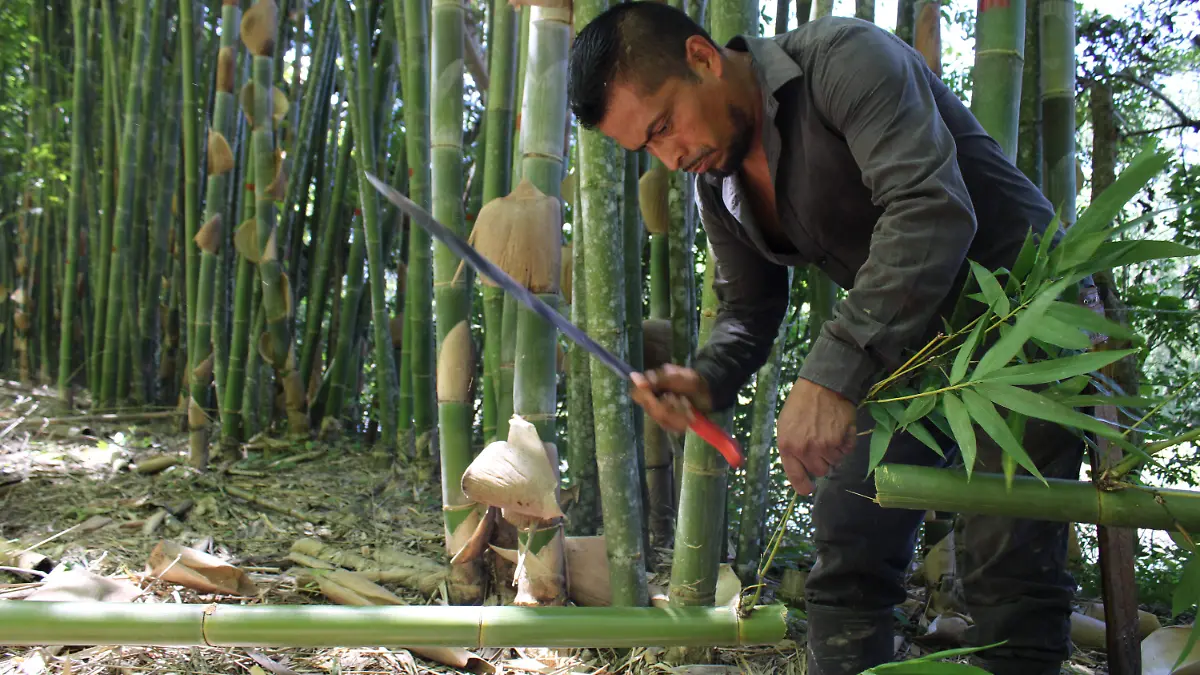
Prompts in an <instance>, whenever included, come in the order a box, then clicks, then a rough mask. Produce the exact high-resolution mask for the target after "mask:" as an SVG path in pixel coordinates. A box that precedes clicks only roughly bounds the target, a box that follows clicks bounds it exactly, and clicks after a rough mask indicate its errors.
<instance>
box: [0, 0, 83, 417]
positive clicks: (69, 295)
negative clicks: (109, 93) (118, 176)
mask: <svg viewBox="0 0 1200 675" xmlns="http://www.w3.org/2000/svg"><path fill="white" fill-rule="evenodd" d="M71 19H72V23H73V30H74V34H75V52H74V62H75V63H74V67H75V76H74V81H73V82H72V108H71V109H72V111H73V112H72V114H71V193H70V197H69V199H68V202H67V242H66V249H67V264H66V272H65V274H64V275H63V294H62V309H61V312H62V316H61V318H60V321H61V328H60V330H59V346H58V390H59V393H60V394H61V395H64V396H65V395H66V394H67V392H68V391H69V389H70V385H71V379H72V377H71V376H72V373H73V372H74V371H73V368H74V367H73V366H72V364H71V354H72V352H73V351H74V350H73V348H74V346H75V341H74V339H73V337H72V336H74V334H75V333H74V330H73V326H74V322H75V288H76V281H75V276H76V275H77V274H78V270H79V246H78V245H77V242H78V241H79V233H80V230H81V226H82V222H83V197H84V193H83V175H84V173H83V153H84V147H83V143H84V134H85V120H86V118H85V116H84V115H83V110H84V105H85V103H84V96H85V85H86V84H87V75H86V72H87V56H88V55H87V48H86V39H87V2H86V1H85V0H71ZM5 255H7V252H6V253H5ZM85 353H86V349H85Z"/></svg>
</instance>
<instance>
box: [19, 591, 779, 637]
mask: <svg viewBox="0 0 1200 675" xmlns="http://www.w3.org/2000/svg"><path fill="white" fill-rule="evenodd" d="M786 635H787V608H786V607H785V606H783V605H768V606H761V607H757V608H755V609H754V610H753V611H752V612H750V613H749V614H748V615H747V616H745V617H742V616H740V615H739V613H738V611H737V610H736V609H731V608H728V607H678V608H673V609H658V608H653V607H497V606H489V607H483V606H454V605H428V606H370V607H367V606H360V607H352V606H337V605H254V606H245V605H217V604H206V605H202V604H184V605H180V604H133V603H123V602H122V603H117V602H24V601H11V602H4V603H0V645H6V646H7V645H55V644H68V645H90V644H105V645H143V646H164V647H166V646H198V645H210V646H227V647H251V646H253V647H335V646H337V647H368V646H371V647H378V646H398V647H466V648H468V649H482V648H485V647H535V646H536V647H546V648H568V647H593V648H628V647H635V646H675V645H687V646H699V645H712V646H719V645H720V646H748V645H769V644H776V643H778V642H780V641H781V640H783V639H784V638H785V637H786Z"/></svg>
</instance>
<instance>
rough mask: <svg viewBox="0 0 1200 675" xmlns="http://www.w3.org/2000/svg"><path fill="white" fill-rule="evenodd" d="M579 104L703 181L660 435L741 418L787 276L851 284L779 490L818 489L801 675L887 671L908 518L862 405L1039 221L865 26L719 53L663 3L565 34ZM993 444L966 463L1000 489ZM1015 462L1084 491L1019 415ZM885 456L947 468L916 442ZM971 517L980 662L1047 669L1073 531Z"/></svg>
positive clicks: (987, 147)
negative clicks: (685, 357)
mask: <svg viewBox="0 0 1200 675" xmlns="http://www.w3.org/2000/svg"><path fill="white" fill-rule="evenodd" d="M569 98H570V103H571V107H572V110H573V111H574V113H575V115H576V117H577V118H578V120H579V122H580V124H582V125H584V126H585V127H589V128H595V129H598V130H599V131H601V132H602V133H604V134H605V135H607V136H609V137H611V138H613V139H614V140H616V141H617V142H618V143H619V144H620V145H622V146H623V147H625V148H626V149H628V150H639V149H643V148H645V149H648V150H649V151H650V152H651V153H652V154H653V155H654V156H656V157H658V158H659V159H660V160H661V161H662V162H663V163H664V164H665V165H666V167H667V168H668V169H671V170H676V169H683V170H685V171H689V172H692V173H695V174H696V175H697V177H696V180H695V188H696V201H697V204H698V207H699V211H700V217H701V222H702V224H703V227H704V229H705V232H706V234H707V236H708V240H709V241H710V242H711V245H712V250H713V252H714V254H715V257H716V264H717V275H716V277H717V282H716V290H717V294H718V297H719V298H720V301H721V303H720V310H719V313H718V315H717V319H716V323H715V327H714V329H713V333H712V337H711V339H710V340H709V342H708V343H707V344H706V345H704V347H703V349H702V350H701V351H700V352H699V354H698V355H697V356H696V358H695V363H694V367H693V368H685V367H682V366H665V367H663V368H661V369H658V370H656V371H653V372H647V373H644V374H641V375H639V376H637V377H636V378H635V385H636V386H635V388H634V393H633V395H634V398H635V399H636V400H637V402H638V403H639V404H640V405H641V406H642V407H643V408H644V409H645V410H646V411H647V413H648V414H650V415H651V416H652V417H653V418H654V419H655V420H656V421H657V422H658V423H659V424H661V425H662V426H664V427H666V428H668V429H670V430H673V431H677V432H678V431H682V430H683V429H684V428H686V421H687V417H686V413H685V412H681V411H682V410H685V408H684V407H683V406H681V399H688V400H690V401H691V402H692V403H694V404H695V405H696V406H697V407H699V408H701V409H704V410H721V409H725V408H728V407H729V406H731V405H732V404H733V402H734V400H735V395H736V392H737V390H738V389H739V388H740V387H741V386H742V385H743V384H744V383H745V382H746V381H747V380H748V379H749V377H750V375H751V374H752V373H753V372H755V371H756V370H757V369H758V368H759V367H760V366H761V365H762V364H763V363H764V361H765V359H766V356H767V354H768V351H769V349H770V347H771V344H772V342H773V340H774V338H775V335H776V331H777V328H778V326H779V324H780V321H781V319H782V317H783V315H784V312H785V310H786V307H787V300H788V284H787V267H788V266H796V265H801V264H807V263H815V264H816V266H817V267H819V268H821V269H823V270H824V271H825V272H826V273H827V274H828V275H829V276H830V277H831V278H832V279H833V281H834V282H835V283H837V284H838V285H839V286H841V287H843V288H845V289H848V290H849V293H848V296H847V297H846V299H845V300H843V301H842V302H840V303H838V305H837V307H836V309H835V312H834V316H833V318H832V320H830V321H828V322H826V323H825V324H824V325H823V326H821V330H820V335H819V336H818V337H817V339H816V341H815V342H814V343H813V345H812V349H811V352H810V353H809V356H808V357H807V359H806V360H805V361H804V364H803V366H802V367H801V369H800V378H799V379H798V380H797V381H796V382H795V384H794V386H793V387H792V390H791V393H790V394H789V395H788V397H787V399H786V401H785V402H784V404H783V406H782V407H781V410H780V412H779V417H778V423H777V429H778V431H777V436H778V444H779V451H780V455H781V458H782V461H783V466H784V469H785V470H786V472H787V475H788V478H789V480H790V481H791V484H792V486H793V488H795V489H796V490H797V491H798V492H800V493H802V494H807V493H809V492H811V491H812V490H813V489H814V486H813V484H812V483H811V482H810V481H811V479H810V477H812V476H815V477H824V479H823V480H822V481H820V484H819V485H817V486H816V494H815V498H814V508H813V514H812V518H813V524H814V529H815V535H814V538H815V544H816V548H817V559H816V563H815V565H814V566H813V569H812V571H811V573H810V575H809V577H808V580H807V585H806V601H807V610H808V616H809V647H808V650H809V651H808V661H809V669H810V670H809V672H810V673H816V674H819V675H833V674H837V675H842V674H843V673H858V672H860V671H862V670H864V669H866V668H869V667H872V666H874V665H878V664H880V663H883V662H887V661H890V660H891V659H892V657H893V650H894V647H893V630H892V629H893V614H892V609H893V607H894V605H895V604H897V603H899V602H902V601H903V600H904V599H905V591H904V588H903V575H904V572H905V570H906V567H907V565H908V564H909V562H910V560H911V556H912V552H913V547H914V544H915V537H916V532H917V529H918V526H919V524H920V522H921V518H922V513H921V512H919V511H912V510H899V509H883V508H880V507H879V506H878V505H876V504H875V503H874V502H872V501H871V500H870V498H871V497H872V496H873V495H874V494H875V490H874V484H873V481H872V480H870V479H867V478H866V467H867V462H868V457H869V448H868V443H869V435H868V434H863V435H861V436H860V435H857V433H856V432H857V431H859V430H862V431H866V430H869V429H871V428H872V426H873V424H874V423H873V421H872V420H871V418H870V416H869V415H864V414H863V412H862V411H861V410H856V407H857V404H858V403H859V402H860V401H861V400H862V398H863V396H864V394H865V392H866V390H867V389H868V388H869V387H870V386H871V385H872V384H873V383H874V382H876V381H877V380H878V379H879V377H880V376H881V375H884V374H886V373H887V372H889V371H890V370H892V369H894V368H896V367H897V366H898V365H900V364H901V363H902V362H903V361H904V360H905V359H906V358H907V356H908V355H911V354H912V352H913V351H914V350H915V349H916V348H919V347H920V346H922V345H923V344H925V342H927V340H928V339H929V338H930V337H932V336H933V335H935V334H936V333H937V332H938V330H939V329H940V327H941V325H942V324H941V322H942V317H949V315H950V310H951V309H952V307H953V305H954V303H955V302H956V300H957V298H958V296H959V294H960V291H961V288H962V285H963V283H964V282H965V280H966V278H967V275H968V266H967V263H966V259H967V258H970V259H972V260H975V261H976V262H978V263H980V264H981V265H984V266H985V267H988V268H989V269H997V268H1000V267H1007V266H1009V265H1011V264H1012V262H1013V260H1014V259H1015V257H1016V254H1017V251H1018V249H1019V248H1020V246H1021V243H1022V241H1023V240H1024V238H1025V235H1026V233H1027V232H1028V231H1029V229H1030V228H1033V230H1034V231H1035V232H1036V233H1038V234H1039V235H1040V234H1041V233H1043V232H1045V229H1046V227H1047V224H1048V223H1050V222H1051V220H1052V218H1053V215H1054V213H1053V210H1052V209H1051V206H1050V204H1049V203H1048V202H1047V201H1046V199H1045V198H1044V197H1043V196H1042V194H1041V193H1040V192H1039V191H1038V189H1037V188H1036V187H1035V186H1034V185H1033V184H1032V183H1030V182H1029V181H1028V180H1027V179H1026V177H1025V176H1024V175H1023V174H1022V173H1021V172H1020V171H1018V170H1017V169H1016V168H1015V167H1014V166H1013V164H1012V163H1011V162H1010V161H1009V160H1008V159H1007V158H1006V157H1005V156H1004V154H1003V152H1002V150H1001V148H1000V147H999V145H998V144H997V143H996V142H995V141H994V140H993V139H992V138H990V137H989V136H988V135H987V134H986V133H985V132H984V131H983V129H982V128H981V127H980V125H979V124H978V122H977V121H976V120H975V118H974V117H973V116H972V115H971V112H970V111H969V110H968V109H967V108H966V107H965V106H964V105H963V104H962V103H961V102H960V101H959V100H958V99H957V98H956V97H955V96H954V95H953V93H952V92H950V91H949V90H948V89H947V88H946V87H945V86H944V85H943V84H942V83H941V81H939V79H938V78H937V77H936V76H935V75H934V74H933V73H932V72H931V71H930V70H929V69H928V67H927V66H926V64H925V61H924V59H923V58H922V57H921V56H920V54H918V53H917V52H916V51H915V50H913V49H911V48H910V47H909V46H908V45H906V44H904V43H903V42H902V41H900V40H899V39H897V38H895V37H894V36H893V35H891V34H890V33H888V32H886V31H884V30H882V29H880V28H878V27H876V26H874V25H873V24H870V23H868V22H864V21H859V20H856V19H850V18H832V17H831V18H824V19H819V20H817V21H814V22H811V23H808V24H806V25H804V26H802V27H800V28H798V29H796V30H794V31H792V32H790V33H787V34H785V35H782V36H777V37H774V38H757V37H746V36H739V37H735V38H733V39H732V40H730V41H729V42H728V43H727V44H726V45H724V47H721V46H719V45H717V44H715V43H714V42H712V40H711V38H710V37H709V36H708V35H707V33H705V32H704V31H703V30H702V29H701V28H700V27H699V26H697V25H696V24H695V23H694V22H692V21H691V20H690V19H689V18H688V17H687V16H686V15H684V14H683V13H681V12H680V11H678V10H675V9H672V8H671V7H669V6H667V5H665V4H660V3H657V2H632V3H623V4H619V5H616V6H614V7H612V8H611V9H609V10H608V11H606V12H605V13H603V14H602V15H600V16H599V17H598V18H596V19H595V20H593V21H592V22H591V23H589V24H588V25H587V26H586V27H585V28H584V29H583V30H581V31H580V32H579V35H578V36H577V37H576V40H575V43H574V47H573V53H572V55H571V63H570V85H569ZM985 439H986V437H985V436H983V435H980V441H981V445H980V449H979V456H978V459H977V464H976V466H977V467H978V470H981V471H999V470H1000V463H999V457H1000V453H999V450H997V449H996V448H995V447H994V446H990V447H987V446H985V445H984V444H983V441H984V440H985ZM942 441H943V447H949V446H951V445H952V442H951V441H950V440H949V439H945V438H942ZM1025 448H1026V450H1027V451H1028V452H1029V453H1030V455H1031V456H1032V457H1033V459H1034V461H1035V462H1037V463H1038V465H1039V468H1040V469H1041V471H1042V472H1043V474H1044V475H1046V476H1057V477H1067V478H1078V475H1079V466H1080V461H1081V452H1082V446H1081V444H1080V442H1079V441H1078V440H1077V439H1075V438H1074V437H1073V436H1072V435H1071V434H1069V433H1067V432H1066V431H1065V430H1063V429H1061V428H1059V427H1054V426H1051V425H1043V424H1038V423H1035V422H1034V421H1030V423H1029V424H1028V427H1027V429H1026V435H1025ZM948 454H949V453H948ZM887 461H889V462H903V463H914V464H923V465H942V460H941V459H940V458H939V457H938V456H937V455H935V454H934V453H933V452H931V451H930V450H929V449H928V448H926V447H925V446H923V445H921V444H920V443H918V442H916V441H915V440H914V439H913V438H912V437H911V436H910V435H908V434H899V435H897V436H896V437H895V438H894V440H893V441H892V443H891V445H890V446H889V448H888V452H887ZM964 520H965V523H964V535H965V539H962V540H960V541H961V542H962V548H963V549H964V556H965V560H964V566H963V567H964V572H965V574H964V577H963V582H964V587H965V591H966V594H967V600H968V603H969V606H970V610H971V614H972V618H973V619H974V621H975V622H976V627H975V629H973V630H974V632H975V634H974V635H973V640H974V642H975V643H976V644H979V645H985V644H991V643H994V642H998V641H1003V640H1006V641H1007V643H1006V644H1005V645H1004V646H1003V647H1000V648H995V649H992V650H989V651H988V652H986V653H985V655H986V661H985V664H986V665H985V667H986V668H989V669H990V672H993V673H996V674H997V675H1008V674H1010V673H1011V674H1017V673H1020V674H1021V675H1043V674H1047V673H1057V672H1059V665H1060V663H1061V661H1062V660H1063V659H1064V658H1066V657H1067V656H1068V655H1069V650H1070V641H1069V627H1070V620H1069V617H1070V604H1069V603H1070V600H1071V598H1072V595H1073V591H1074V582H1073V580H1072V578H1071V576H1070V575H1069V574H1068V573H1067V572H1066V570H1065V558H1066V525H1065V524H1062V523H1045V522H1033V521H1014V520H1010V519H1001V518H984V517H975V516H967V517H965V518H964Z"/></svg>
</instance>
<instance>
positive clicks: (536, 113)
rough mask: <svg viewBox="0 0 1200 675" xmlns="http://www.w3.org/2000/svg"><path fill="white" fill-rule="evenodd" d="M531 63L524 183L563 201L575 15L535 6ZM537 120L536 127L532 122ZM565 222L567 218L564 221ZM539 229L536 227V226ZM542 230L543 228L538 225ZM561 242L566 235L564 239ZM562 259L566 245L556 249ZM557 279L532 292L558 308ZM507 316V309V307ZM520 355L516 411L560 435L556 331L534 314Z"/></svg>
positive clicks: (521, 324) (548, 434)
mask: <svg viewBox="0 0 1200 675" xmlns="http://www.w3.org/2000/svg"><path fill="white" fill-rule="evenodd" d="M529 12H530V18H529V23H530V29H529V63H528V65H527V67H526V70H525V78H526V82H525V85H524V99H523V100H522V102H521V118H522V119H524V120H526V122H527V123H526V129H525V131H524V132H523V133H522V137H521V152H522V166H521V174H522V180H528V181H529V182H530V183H532V184H533V186H534V187H536V188H537V190H538V191H540V192H541V193H543V194H544V195H547V196H549V197H554V198H555V199H561V192H562V180H563V178H564V174H563V168H564V166H565V164H566V162H565V156H564V148H563V129H564V128H565V127H566V113H567V53H568V48H569V47H568V45H569V43H570V38H571V12H570V11H569V10H565V9H561V8H552V7H537V6H534V7H530V8H529ZM532 120H536V121H537V123H536V124H531V123H529V122H530V121H532ZM560 220H561V219H560ZM530 226H535V224H532V223H531V224H530ZM536 226H539V227H540V226H542V224H536ZM558 236H559V237H561V233H560V234H559V235H558ZM544 246H545V249H550V248H551V246H553V248H555V249H557V250H558V254H559V255H558V256H555V258H556V259H558V258H559V257H560V256H561V241H556V242H554V243H553V245H551V244H550V243H549V242H546V243H545V244H544ZM550 272H551V274H548V275H547V276H552V277H553V278H548V279H543V280H539V283H542V284H544V285H543V286H542V287H540V288H530V290H532V291H533V292H534V293H537V294H539V296H540V297H541V299H542V300H544V301H546V302H547V303H549V304H550V305H551V306H555V307H556V306H557V304H558V295H559V284H560V279H559V277H560V276H561V270H551V271H550ZM506 311H507V307H506ZM516 328H517V336H516V343H517V348H516V351H517V354H516V370H515V373H514V385H513V386H514V389H513V412H515V413H516V414H517V415H520V416H521V417H523V418H525V419H527V420H529V421H530V422H531V423H533V425H534V426H535V427H537V431H538V435H539V436H540V437H541V438H543V439H553V438H555V437H556V434H555V431H554V429H555V420H554V418H555V401H556V396H557V391H556V385H555V379H556V363H555V357H554V355H555V354H556V353H557V347H556V338H555V334H556V332H557V331H556V330H555V328H554V326H552V325H551V324H550V323H548V322H547V321H546V320H545V319H543V318H541V317H540V316H538V315H537V314H536V313H534V312H533V311H532V310H529V309H527V308H525V307H521V308H519V309H518V310H517V327H516Z"/></svg>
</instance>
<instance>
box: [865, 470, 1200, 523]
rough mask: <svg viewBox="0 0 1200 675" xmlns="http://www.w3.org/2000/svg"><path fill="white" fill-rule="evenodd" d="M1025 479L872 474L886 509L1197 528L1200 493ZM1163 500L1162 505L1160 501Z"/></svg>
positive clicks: (954, 474) (909, 472) (912, 472)
mask: <svg viewBox="0 0 1200 675" xmlns="http://www.w3.org/2000/svg"><path fill="white" fill-rule="evenodd" d="M1046 482H1047V483H1048V484H1049V487H1047V485H1044V484H1043V483H1042V482H1041V481H1040V480H1038V479H1036V478H1032V477H1029V476H1016V477H1014V478H1013V483H1012V489H1011V490H1007V489H1006V488H1005V485H1004V476H1003V475H1001V474H982V473H975V474H974V475H972V476H971V478H970V480H968V479H967V475H966V474H965V473H962V472H959V471H951V470H947V469H934V468H930V467H920V466H910V465H907V464H882V465H880V466H879V467H878V468H877V469H876V470H875V489H876V492H877V493H878V494H877V497H876V501H877V502H879V505H880V506H883V507H884V508H898V509H921V510H928V509H935V510H938V511H956V512H961V513H980V514H986V515H995V516H1010V517H1013V518H1034V519H1037V520H1051V521H1066V522H1075V523H1093V524H1096V525H1108V526H1113V527H1138V528H1145V529H1151V530H1174V529H1176V528H1178V527H1183V528H1184V529H1186V530H1189V531H1191V530H1193V529H1195V528H1198V527H1200V492H1196V491H1193V490H1171V489H1163V488H1147V487H1141V486H1134V485H1126V486H1124V488H1123V489H1119V490H1112V491H1106V490H1100V489H1098V488H1097V487H1096V485H1095V484H1094V483H1089V482H1084V481H1076V480H1067V479H1061V478H1058V479H1056V478H1047V479H1046ZM1160 500H1161V501H1160Z"/></svg>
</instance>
